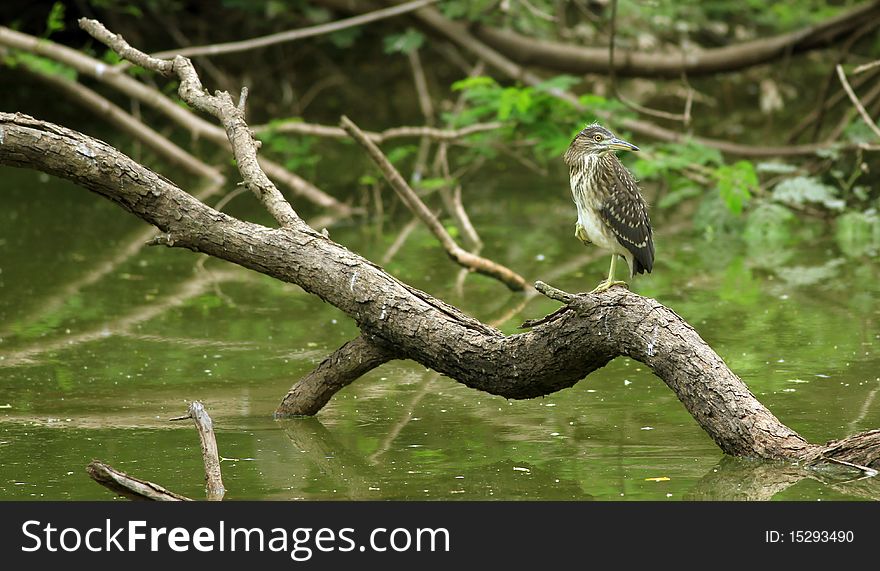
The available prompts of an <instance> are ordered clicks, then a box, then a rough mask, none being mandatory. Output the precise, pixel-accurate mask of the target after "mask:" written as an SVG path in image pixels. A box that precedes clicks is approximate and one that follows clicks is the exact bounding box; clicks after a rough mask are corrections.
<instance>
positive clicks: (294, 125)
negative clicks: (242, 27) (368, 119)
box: [251, 121, 503, 145]
mask: <svg viewBox="0 0 880 571" xmlns="http://www.w3.org/2000/svg"><path fill="white" fill-rule="evenodd" d="M502 126H503V125H502V123H498V122H492V123H475V124H473V125H468V126H467V127H462V128H461V129H439V128H437V127H429V126H412V127H410V126H404V127H391V128H389V129H385V130H384V131H381V132H379V133H376V132H371V131H364V135H365V136H366V137H367V138H368V139H369V140H370V141H372V142H374V143H376V144H377V145H381V144H382V143H384V142H386V141H390V140H392V139H402V138H409V137H413V138H415V137H427V138H429V139H431V140H434V141H455V140H457V139H463V138H465V137H467V136H469V135H473V134H474V133H483V132H485V131H494V130H496V129H500V128H501V127H502ZM251 130H252V131H253V132H254V133H257V134H259V133H265V132H269V131H271V132H274V133H295V134H297V135H313V136H315V137H329V138H333V139H347V138H348V136H349V135H348V133H346V132H345V129H343V128H342V127H333V126H331V125H316V124H314V123H303V122H301V121H286V122H283V123H273V124H270V125H257V126H255V127H252V128H251Z"/></svg>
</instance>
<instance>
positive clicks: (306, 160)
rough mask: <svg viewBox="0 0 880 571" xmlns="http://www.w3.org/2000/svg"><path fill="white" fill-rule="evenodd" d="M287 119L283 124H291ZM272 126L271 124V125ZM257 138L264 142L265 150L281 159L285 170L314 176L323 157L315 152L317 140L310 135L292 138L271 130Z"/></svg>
mask: <svg viewBox="0 0 880 571" xmlns="http://www.w3.org/2000/svg"><path fill="white" fill-rule="evenodd" d="M289 121H290V119H285V120H283V121H281V122H289ZM276 123H278V122H277V121H276ZM270 126H271V123H270ZM257 137H258V138H259V139H260V140H261V141H262V142H263V144H264V149H265V150H266V151H267V152H268V153H271V154H272V155H273V156H277V157H280V160H281V163H282V164H283V165H284V167H285V168H287V169H289V170H292V171H294V172H298V173H301V174H303V175H304V176H312V175H314V170H315V167H316V166H317V164H318V163H319V162H320V161H321V155H320V154H319V153H318V152H316V151H315V148H314V147H315V142H316V141H315V138H314V137H311V136H308V135H298V136H290V135H289V134H286V133H278V132H276V131H274V130H273V129H271V128H270V129H269V130H267V131H264V132H262V133H259V134H258V135H257Z"/></svg>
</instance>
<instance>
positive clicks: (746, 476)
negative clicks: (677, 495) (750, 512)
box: [685, 456, 880, 501]
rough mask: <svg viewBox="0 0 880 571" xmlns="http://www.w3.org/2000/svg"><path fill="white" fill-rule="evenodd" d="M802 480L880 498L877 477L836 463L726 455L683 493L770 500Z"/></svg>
mask: <svg viewBox="0 0 880 571" xmlns="http://www.w3.org/2000/svg"><path fill="white" fill-rule="evenodd" d="M803 480H811V481H814V482H818V483H820V484H822V485H823V486H828V487H830V488H832V489H834V490H835V491H837V492H840V493H842V494H846V495H847V496H851V497H853V498H859V499H869V500H880V478H877V477H866V476H864V475H862V474H861V473H860V472H859V471H858V470H853V469H849V468H843V467H838V466H833V465H832V466H822V467H821V468H809V467H804V466H799V465H797V464H791V463H788V462H768V461H760V460H748V459H743V458H733V457H730V456H725V457H724V458H722V460H721V462H719V463H718V465H717V466H715V467H714V468H712V470H710V471H709V472H708V473H706V475H705V476H703V478H702V479H700V481H699V482H697V484H696V485H695V486H694V487H693V488H692V489H691V490H690V491H689V492H688V493H687V494H685V499H688V500H749V501H754V500H761V501H763V500H772V499H774V497H776V496H777V494H780V493H781V492H784V491H785V490H787V489H789V488H791V487H792V486H794V485H795V484H798V483H799V482H801V481H803Z"/></svg>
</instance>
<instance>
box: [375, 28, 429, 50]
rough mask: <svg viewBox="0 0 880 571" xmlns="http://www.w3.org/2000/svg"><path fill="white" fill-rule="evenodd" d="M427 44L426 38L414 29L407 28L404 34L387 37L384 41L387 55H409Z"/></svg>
mask: <svg viewBox="0 0 880 571" xmlns="http://www.w3.org/2000/svg"><path fill="white" fill-rule="evenodd" d="M424 42H425V36H424V35H423V34H422V33H421V32H419V31H417V30H414V29H413V28H407V29H406V31H405V32H403V33H402V34H392V35H390V36H386V37H385V40H384V44H385V53H386V54H394V53H401V54H408V53H411V52H413V51H415V50H417V49H419V48H420V47H422V44H423V43H424Z"/></svg>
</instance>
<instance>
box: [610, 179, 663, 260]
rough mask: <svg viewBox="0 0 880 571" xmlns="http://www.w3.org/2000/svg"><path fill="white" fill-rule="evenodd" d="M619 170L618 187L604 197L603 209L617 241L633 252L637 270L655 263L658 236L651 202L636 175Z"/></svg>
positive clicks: (616, 180)
mask: <svg viewBox="0 0 880 571" xmlns="http://www.w3.org/2000/svg"><path fill="white" fill-rule="evenodd" d="M624 168H625V167H623V166H621V167H620V170H621V171H623V172H622V173H621V172H618V173H615V174H617V176H616V177H615V180H614V182H615V184H616V188H614V189H613V190H612V191H611V193H610V194H609V196H608V197H607V198H606V199H605V200H604V201H603V204H602V209H601V210H600V211H599V213H600V214H601V216H602V219H603V220H604V221H605V223H606V224H608V226H609V228H611V231H612V232H614V235H615V237H616V238H617V241H618V242H620V244H621V245H622V246H623V247H624V248H626V249H627V250H629V251H630V252H632V255H633V258H634V264H633V265H634V266H635V267H633V268H632V272H633V273H634V274H638V273H642V272H645V271H647V272H649V273H650V271H651V269H652V268H653V267H654V236H653V232H652V230H651V222H650V220H649V219H648V205H647V204H646V203H645V200H644V199H643V198H642V195H641V194H640V193H639V190H638V188H637V187H636V183H635V181H634V180H633V179H632V176H630V174H629V173H628V172H626V171H625V170H624Z"/></svg>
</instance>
